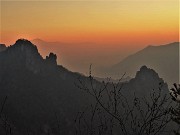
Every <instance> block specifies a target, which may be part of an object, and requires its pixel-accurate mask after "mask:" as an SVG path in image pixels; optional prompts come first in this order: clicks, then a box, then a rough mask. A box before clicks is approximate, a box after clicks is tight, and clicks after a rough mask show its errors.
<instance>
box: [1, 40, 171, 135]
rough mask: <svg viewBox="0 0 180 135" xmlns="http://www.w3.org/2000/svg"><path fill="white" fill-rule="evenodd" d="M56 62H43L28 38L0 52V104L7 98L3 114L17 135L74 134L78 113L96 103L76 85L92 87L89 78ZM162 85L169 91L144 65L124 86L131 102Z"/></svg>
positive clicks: (97, 84) (52, 59)
mask: <svg viewBox="0 0 180 135" xmlns="http://www.w3.org/2000/svg"><path fill="white" fill-rule="evenodd" d="M56 60H57V56H56V55H55V54H53V53H50V54H49V56H47V57H46V59H43V57H42V56H41V55H40V54H39V52H38V49H37V47H36V46H35V45H33V44H32V43H31V42H30V41H28V40H25V39H19V40H17V42H16V43H15V44H14V45H12V46H9V47H7V49H6V50H5V51H2V52H0V93H1V94H0V101H3V99H4V97H6V96H7V97H8V100H7V103H6V106H5V109H4V110H3V112H4V114H6V115H7V116H8V119H10V121H11V122H12V123H13V124H14V127H15V128H16V130H17V131H18V132H19V133H17V135H25V134H26V133H27V129H28V130H29V131H37V132H39V134H40V133H44V134H46V131H47V130H48V131H49V132H50V133H51V134H57V133H59V134H65V135H71V134H72V132H73V127H74V119H75V117H76V114H77V113H78V111H79V110H81V109H82V108H83V107H86V106H87V105H88V104H90V103H91V101H93V97H91V96H90V95H89V94H88V93H86V92H84V91H82V90H80V89H79V88H78V87H77V86H76V85H75V84H78V83H79V81H78V80H79V79H80V80H81V81H82V82H83V83H84V84H85V85H86V86H87V87H89V86H90V85H91V83H90V82H89V77H85V76H83V75H81V74H79V73H74V72H71V71H69V70H67V69H66V68H64V67H63V66H62V65H57V62H56ZM93 82H94V85H93V86H94V88H95V89H100V88H101V86H102V85H101V83H100V82H98V81H96V80H93ZM160 82H161V83H162V84H164V85H165V89H164V92H165V93H166V92H168V90H167V87H166V84H165V83H164V82H163V80H162V79H161V78H159V76H158V74H157V73H156V72H155V71H154V70H152V69H149V68H147V67H146V66H143V67H142V68H141V69H140V71H138V72H137V75H136V77H135V78H134V79H131V80H130V81H129V82H126V83H121V84H123V91H125V94H126V93H127V94H128V96H127V97H128V100H131V99H132V96H133V94H134V92H137V95H141V94H142V95H143V94H144V95H147V93H148V92H149V91H150V90H152V89H153V88H154V89H156V88H158V86H159V83H160ZM111 86H112V84H110V86H109V87H108V88H111ZM57 117H58V118H57ZM57 120H58V122H59V123H58V124H57ZM57 126H58V127H57ZM44 127H45V128H44ZM59 128H60V129H61V130H59ZM0 131H1V129H0ZM32 133H33V132H32Z"/></svg>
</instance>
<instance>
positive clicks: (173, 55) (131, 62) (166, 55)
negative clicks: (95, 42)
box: [108, 42, 179, 85]
mask: <svg viewBox="0 0 180 135" xmlns="http://www.w3.org/2000/svg"><path fill="white" fill-rule="evenodd" d="M143 65H147V66H148V67H150V68H153V69H155V70H156V71H157V72H158V74H159V75H160V76H161V77H162V78H164V80H165V81H166V82H168V83H169V84H170V85H171V84H173V83H175V82H176V83H178V82H179V42H174V43H171V44H167V45H161V46H148V47H146V48H145V49H143V50H141V51H139V52H137V53H135V54H133V55H130V56H129V57H127V58H125V59H124V60H123V61H121V62H120V63H118V64H116V65H114V66H113V67H111V68H110V69H109V71H108V72H109V73H110V75H111V76H112V77H115V78H117V77H118V76H116V75H117V74H119V73H121V74H123V73H124V72H126V73H127V75H129V76H134V75H135V72H136V71H137V70H138V69H139V68H140V67H141V66H143Z"/></svg>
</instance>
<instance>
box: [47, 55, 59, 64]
mask: <svg viewBox="0 0 180 135" xmlns="http://www.w3.org/2000/svg"><path fill="white" fill-rule="evenodd" d="M56 60H57V56H56V54H54V53H52V52H51V53H50V54H49V56H46V62H47V63H49V64H52V65H57V61H56Z"/></svg>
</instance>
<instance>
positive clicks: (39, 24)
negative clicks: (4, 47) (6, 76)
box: [1, 0, 179, 46]
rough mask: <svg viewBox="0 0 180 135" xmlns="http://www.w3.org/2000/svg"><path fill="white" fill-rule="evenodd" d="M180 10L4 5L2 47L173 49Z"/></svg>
mask: <svg viewBox="0 0 180 135" xmlns="http://www.w3.org/2000/svg"><path fill="white" fill-rule="evenodd" d="M178 10H179V3H178V0H116V1H111V0H108V1H107V0H106V1H103V0H93V1H85V0H84V1H69V0H68V1H26V2H25V1H24V2H23V1H1V42H3V43H7V44H9V43H13V42H14V41H15V40H16V39H17V38H21V37H23V38H27V39H30V40H31V39H34V38H40V39H43V40H46V41H63V42H86V41H87V42H95V43H102V44H109V45H112V44H115V45H119V46H127V45H129V46H132V45H139V46H142V45H147V44H162V43H169V42H174V41H178V38H179V11H178Z"/></svg>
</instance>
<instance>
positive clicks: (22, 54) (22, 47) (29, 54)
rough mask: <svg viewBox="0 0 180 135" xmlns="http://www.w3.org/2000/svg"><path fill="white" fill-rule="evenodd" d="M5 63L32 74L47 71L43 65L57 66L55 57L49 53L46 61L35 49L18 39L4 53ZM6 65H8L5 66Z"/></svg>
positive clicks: (27, 42) (24, 40)
mask: <svg viewBox="0 0 180 135" xmlns="http://www.w3.org/2000/svg"><path fill="white" fill-rule="evenodd" d="M4 56H5V57H6V58H5V59H6V61H7V62H9V63H11V64H13V63H14V65H16V66H15V67H17V66H20V67H24V68H26V69H28V70H29V71H31V72H33V73H35V74H36V73H39V72H43V71H44V70H48V69H47V68H46V69H45V68H44V67H46V66H45V65H46V64H48V65H49V66H53V67H54V66H57V62H56V60H57V56H56V55H55V54H53V53H50V54H49V56H47V57H46V59H43V57H42V56H41V55H40V53H39V52H38V49H37V47H36V46H35V45H34V44H32V43H31V42H30V41H28V40H26V39H18V40H17V41H16V43H15V44H14V45H11V46H9V47H8V48H7V49H6V51H5V52H4ZM6 65H8V64H6Z"/></svg>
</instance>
